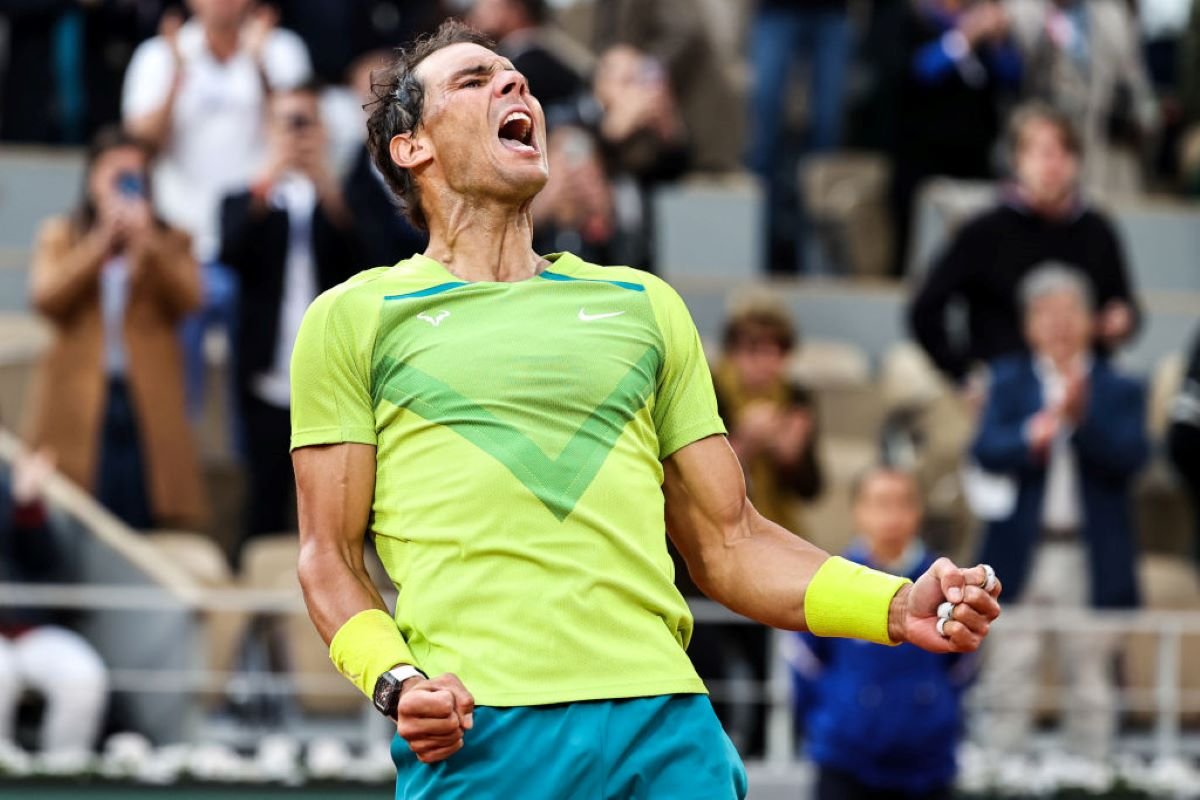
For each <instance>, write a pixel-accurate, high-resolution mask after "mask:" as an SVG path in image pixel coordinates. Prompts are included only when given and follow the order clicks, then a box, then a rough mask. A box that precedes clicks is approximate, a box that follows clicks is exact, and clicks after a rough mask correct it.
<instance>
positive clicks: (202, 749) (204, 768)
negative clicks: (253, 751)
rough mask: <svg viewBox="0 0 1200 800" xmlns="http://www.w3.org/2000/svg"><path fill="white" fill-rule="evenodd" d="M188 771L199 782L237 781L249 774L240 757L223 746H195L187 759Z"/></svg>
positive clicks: (210, 744)
mask: <svg viewBox="0 0 1200 800" xmlns="http://www.w3.org/2000/svg"><path fill="white" fill-rule="evenodd" d="M187 767H188V771H189V772H190V773H191V774H193V775H195V776H196V777H197V778H200V779H201V780H209V781H226V782H229V781H238V780H242V779H244V778H246V777H250V776H249V774H248V773H250V772H251V770H250V769H248V768H247V765H246V764H244V763H243V762H242V759H241V757H240V756H238V754H237V753H235V752H234V751H233V750H231V749H230V748H228V747H226V746H225V745H223V744H212V743H208V744H201V745H197V746H196V747H195V748H194V749H193V750H192V752H191V754H190V755H189V757H188V762H187Z"/></svg>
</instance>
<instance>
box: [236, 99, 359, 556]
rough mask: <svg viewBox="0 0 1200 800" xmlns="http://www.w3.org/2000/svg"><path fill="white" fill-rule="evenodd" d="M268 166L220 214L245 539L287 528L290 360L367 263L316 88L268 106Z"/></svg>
mask: <svg viewBox="0 0 1200 800" xmlns="http://www.w3.org/2000/svg"><path fill="white" fill-rule="evenodd" d="M267 113H268V117H269V118H268V124H267V128H268V141H269V148H270V153H269V157H268V162H267V166H266V168H265V169H264V171H263V173H262V174H261V175H260V177H259V178H258V180H256V181H255V182H254V184H253V185H251V186H250V187H249V188H248V189H247V190H246V191H243V192H239V193H238V194H234V195H230V196H228V197H226V198H225V200H224V202H223V203H222V207H221V260H222V262H223V263H225V264H228V265H229V266H230V267H231V268H232V269H234V270H236V271H237V273H238V275H239V277H240V280H241V287H242V302H241V303H240V308H239V320H238V330H237V336H236V341H235V347H236V350H237V353H236V363H237V375H236V377H235V379H236V381H237V396H238V398H239V401H240V404H241V411H242V418H243V420H244V421H245V450H246V453H245V454H246V461H247V466H248V469H249V473H250V475H249V478H250V486H249V492H248V494H247V500H248V502H247V512H246V535H247V536H254V535H257V534H263V533H277V532H281V531H286V530H289V529H291V528H292V526H293V524H292V514H291V513H290V512H291V510H292V509H294V508H295V503H294V502H293V499H292V498H293V491H294V489H293V487H294V479H293V477H292V466H291V461H290V459H289V457H288V438H289V436H290V430H291V428H290V426H291V422H290V418H289V409H290V406H291V400H290V389H289V368H290V367H289V361H290V359H291V352H292V345H293V343H294V342H295V338H296V331H297V330H298V328H299V326H300V320H301V318H302V317H303V316H304V312H305V310H306V309H307V308H308V305H309V303H311V302H312V301H313V300H314V299H315V298H316V296H317V295H318V294H320V293H321V292H323V291H325V290H326V289H328V288H330V287H332V286H335V285H336V284H338V283H341V282H342V281H344V280H346V279H347V278H349V277H350V276H352V275H354V274H355V273H356V272H358V271H360V270H362V269H364V268H366V267H367V266H375V265H368V264H367V263H366V261H365V259H364V258H363V256H362V254H361V253H362V248H361V246H360V244H359V239H358V236H357V234H356V232H355V227H354V224H353V222H352V218H351V214H350V212H349V210H348V207H347V205H346V202H345V200H344V199H343V197H342V191H341V188H340V187H339V185H338V182H337V179H336V178H335V177H334V175H333V171H332V169H331V167H330V165H329V162H328V159H327V156H326V140H325V130H324V126H323V125H322V123H321V116H320V106H319V102H318V95H317V92H316V89H315V87H312V86H305V87H301V88H298V89H295V90H291V91H283V92H277V93H275V94H274V95H273V96H272V98H271V101H270V103H269V104H268V109H267Z"/></svg>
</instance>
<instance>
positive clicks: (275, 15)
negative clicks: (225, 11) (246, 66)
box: [241, 5, 279, 64]
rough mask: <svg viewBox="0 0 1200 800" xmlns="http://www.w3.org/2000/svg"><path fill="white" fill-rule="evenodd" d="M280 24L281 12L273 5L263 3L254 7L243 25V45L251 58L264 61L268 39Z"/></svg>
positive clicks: (260, 61)
mask: <svg viewBox="0 0 1200 800" xmlns="http://www.w3.org/2000/svg"><path fill="white" fill-rule="evenodd" d="M278 25H279V12H278V11H276V10H275V8H274V7H273V6H268V5H261V6H258V7H257V8H255V9H254V11H252V12H251V13H250V15H249V17H248V18H247V19H246V22H245V24H244V25H242V31H241V46H242V49H243V50H245V51H246V52H247V53H248V54H249V55H250V57H251V58H253V59H254V60H255V61H257V62H258V63H260V64H261V63H262V57H263V51H264V50H265V49H266V46H267V40H268V39H270V38H271V34H272V33H273V32H274V31H275V28H276V27H277V26H278Z"/></svg>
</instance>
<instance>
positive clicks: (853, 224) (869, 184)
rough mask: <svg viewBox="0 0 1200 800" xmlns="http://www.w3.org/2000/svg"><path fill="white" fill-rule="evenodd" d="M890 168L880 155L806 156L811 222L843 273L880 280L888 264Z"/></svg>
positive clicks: (803, 178) (804, 180)
mask: <svg viewBox="0 0 1200 800" xmlns="http://www.w3.org/2000/svg"><path fill="white" fill-rule="evenodd" d="M890 181H891V166H890V165H889V163H888V161H887V159H886V158H885V157H884V156H883V155H882V154H879V153H866V152H859V153H855V152H839V153H822V154H818V155H813V156H810V157H809V158H807V159H805V160H804V162H803V163H802V164H801V165H800V185H801V187H803V193H804V204H805V208H807V209H808V212H809V218H810V220H811V221H812V223H813V225H814V227H815V228H816V230H817V231H818V233H819V234H820V235H821V238H822V240H823V241H824V242H825V243H826V244H827V245H828V246H829V247H830V249H831V251H832V252H831V255H832V257H833V261H834V263H835V265H836V266H837V267H839V268H840V269H841V270H842V271H845V272H847V273H849V274H850V275H854V276H857V277H875V278H878V277H884V276H886V275H887V272H888V268H889V267H890V266H891V259H892V247H893V243H892V234H891V220H890V212H889V210H888V186H889V183H890Z"/></svg>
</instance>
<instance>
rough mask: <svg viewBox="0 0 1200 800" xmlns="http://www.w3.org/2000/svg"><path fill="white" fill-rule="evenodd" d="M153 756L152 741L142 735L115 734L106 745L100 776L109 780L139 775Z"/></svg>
mask: <svg viewBox="0 0 1200 800" xmlns="http://www.w3.org/2000/svg"><path fill="white" fill-rule="evenodd" d="M153 755H154V748H153V747H152V746H151V744H150V740H149V739H147V738H146V737H145V736H142V735H141V734H140V733H128V732H127V733H114V734H113V735H112V736H110V737H108V741H106V742H105V743H104V753H103V755H102V756H101V761H100V774H101V775H104V776H106V777H109V778H121V777H126V776H132V775H137V774H138V773H139V772H140V771H141V769H142V766H143V765H144V764H145V763H146V762H147V760H148V759H150V758H151V757H152V756H153Z"/></svg>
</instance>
